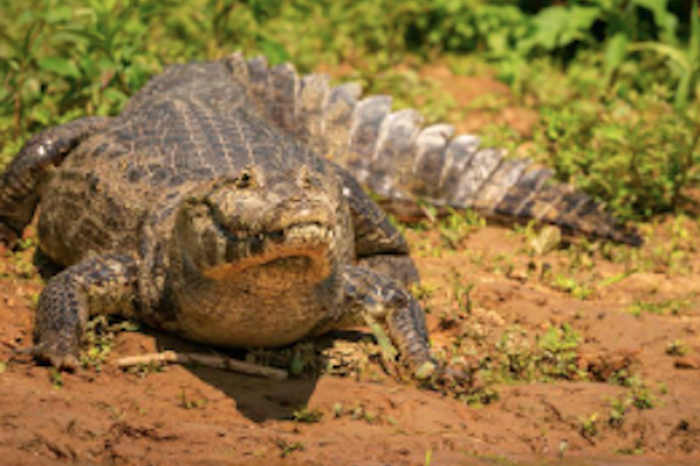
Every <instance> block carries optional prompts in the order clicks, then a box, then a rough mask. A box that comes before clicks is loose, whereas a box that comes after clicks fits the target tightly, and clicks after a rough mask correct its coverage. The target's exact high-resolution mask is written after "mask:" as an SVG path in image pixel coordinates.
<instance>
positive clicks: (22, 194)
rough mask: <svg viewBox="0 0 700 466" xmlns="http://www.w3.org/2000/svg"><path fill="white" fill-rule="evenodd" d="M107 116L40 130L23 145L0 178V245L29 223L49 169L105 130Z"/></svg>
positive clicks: (11, 240)
mask: <svg viewBox="0 0 700 466" xmlns="http://www.w3.org/2000/svg"><path fill="white" fill-rule="evenodd" d="M108 121H109V119H108V118H106V117H85V118H80V119H78V120H75V121H71V122H70V123H66V124H64V125H60V126H56V127H54V128H49V129H47V130H44V131H42V132H41V133H39V134H38V135H36V136H34V137H33V138H32V139H30V140H29V142H27V144H25V145H24V147H23V148H22V150H21V151H20V152H19V154H17V156H16V157H15V158H14V159H13V160H12V162H11V163H10V165H9V166H8V167H7V170H6V171H5V173H4V174H3V175H2V177H0V242H3V243H5V244H8V245H10V246H12V244H13V243H14V241H15V240H16V239H17V237H18V236H20V235H21V234H22V230H24V228H25V227H26V226H27V224H29V222H30V221H31V220H32V216H33V215H34V210H35V209H36V205H37V204H38V202H39V197H40V195H41V193H40V191H41V186H42V184H43V181H44V180H45V176H46V174H47V172H48V171H49V170H50V169H51V167H54V166H58V165H60V163H61V162H62V161H63V159H64V158H65V157H66V155H67V154H68V153H69V152H70V151H71V150H72V149H73V148H75V147H76V146H77V145H78V144H79V143H80V142H81V141H83V140H84V139H85V138H87V137H88V136H89V135H90V134H92V133H94V132H95V131H97V130H99V129H100V128H102V127H104V126H105V124H106V123H107V122H108Z"/></svg>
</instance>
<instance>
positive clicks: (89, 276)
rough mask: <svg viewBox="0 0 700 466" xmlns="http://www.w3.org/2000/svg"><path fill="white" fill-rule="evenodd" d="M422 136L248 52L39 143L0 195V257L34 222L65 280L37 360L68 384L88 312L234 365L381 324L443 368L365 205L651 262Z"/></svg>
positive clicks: (477, 150)
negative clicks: (556, 235)
mask: <svg viewBox="0 0 700 466" xmlns="http://www.w3.org/2000/svg"><path fill="white" fill-rule="evenodd" d="M422 123H423V117H422V116H421V115H420V114H419V113H418V112H416V111H415V110H399V111H396V112H392V110H391V98H390V97H388V96H371V97H367V98H361V90H360V88H359V86H357V85H355V84H345V85H341V86H338V87H331V86H330V85H329V80H328V78H327V77H326V76H323V75H315V74H311V75H306V76H303V77H299V76H298V74H297V73H296V71H295V70H294V68H293V67H292V66H291V65H289V64H283V65H279V66H276V67H273V68H271V67H269V66H268V64H267V62H266V61H265V59H264V58H262V57H257V58H253V59H250V60H246V59H244V57H243V56H242V55H241V54H240V53H236V54H233V55H231V56H230V57H227V58H226V59H223V60H221V61H217V62H209V63H191V64H185V65H175V66H172V67H169V68H168V69H166V71H165V72H163V73H162V74H161V75H159V76H157V77H155V78H153V79H152V80H151V81H150V82H149V83H148V84H147V85H146V86H145V87H144V88H143V89H142V90H141V91H140V92H138V93H137V94H136V95H134V96H133V97H132V99H131V100H130V101H129V102H128V104H127V105H126V106H125V108H124V110H123V111H122V113H121V114H120V115H119V116H116V117H112V118H103V117H87V118H83V119H79V120H75V121H73V122H70V123H67V124H65V125H61V126H57V127H54V128H50V129H48V130H45V131H44V132H42V133H39V134H38V135H37V136H35V137H34V138H32V139H31V140H30V141H29V142H28V143H27V144H26V145H25V146H24V148H23V149H22V150H21V151H20V153H19V154H18V156H17V157H15V159H14V160H13V161H12V162H11V164H10V165H9V166H8V168H7V170H6V172H5V173H4V174H3V176H2V178H1V179H0V239H2V240H4V241H5V242H8V243H10V242H12V241H13V240H14V239H16V238H17V237H18V236H20V235H21V232H22V230H23V229H24V228H25V227H26V226H27V224H28V223H29V222H30V221H31V219H32V217H33V215H34V212H35V210H36V208H37V206H39V205H40V206H41V209H40V211H41V212H40V216H39V223H38V229H39V239H40V248H41V250H42V251H43V252H44V253H45V254H46V255H47V256H48V257H50V258H51V259H52V260H53V261H55V262H56V263H58V264H60V265H62V266H64V267H65V270H63V271H62V272H61V273H59V274H58V275H56V276H55V277H53V278H52V279H51V280H50V281H49V282H48V284H47V286H46V288H45V289H44V291H43V292H42V294H41V296H40V300H39V305H38V309H37V315H36V324H35V335H34V336H35V346H34V347H33V348H32V353H33V354H34V355H35V356H36V357H38V358H39V359H43V360H47V361H49V362H50V363H51V364H53V365H54V366H57V367H74V366H75V365H77V363H78V354H79V349H80V344H81V337H82V334H83V332H84V329H85V327H86V323H87V320H88V318H89V316H90V315H95V314H120V315H123V316H126V317H129V318H134V319H137V320H139V321H142V322H145V323H147V324H148V325H151V326H153V327H156V328H159V329H162V330H165V331H168V332H172V333H175V334H178V335H180V336H182V337H184V338H187V339H190V340H193V341H198V342H202V343H206V344H211V345H216V346H221V347H274V346H280V345H286V344H289V343H292V342H295V341H298V340H300V339H302V338H305V337H309V336H314V335H318V334H322V333H324V332H327V331H329V330H333V329H338V328H343V327H347V326H352V325H357V324H358V323H359V324H361V323H362V322H364V320H365V318H366V316H367V315H370V316H371V317H372V318H374V319H375V320H376V321H377V322H380V323H381V324H382V325H383V326H384V327H385V328H386V330H387V333H388V335H389V336H390V337H391V339H392V341H393V342H394V344H395V345H396V346H397V347H398V349H399V351H400V353H401V355H402V359H403V361H404V362H405V363H406V364H407V365H408V366H409V367H410V368H412V369H413V370H418V369H420V368H425V365H426V364H431V365H432V364H435V363H434V361H433V360H432V359H431V356H430V351H429V338H428V332H427V330H426V327H425V321H424V316H423V312H422V310H421V309H420V306H419V305H418V304H417V302H416V301H415V299H414V298H413V297H412V296H411V294H410V293H409V292H408V291H407V288H408V287H409V286H410V285H411V284H413V283H415V282H416V281H417V280H418V275H417V272H416V269H415V266H414V264H413V262H412V260H411V259H410V257H409V250H408V246H407V244H406V242H405V240H404V238H403V237H402V236H401V234H400V233H399V232H398V231H397V230H396V228H395V227H394V226H392V224H391V223H390V222H389V221H388V219H387V217H386V214H385V212H384V210H383V209H382V208H380V206H379V205H378V204H377V203H376V202H375V201H373V200H372V199H370V197H369V196H368V195H367V194H366V193H365V191H364V189H363V187H365V188H368V189H369V190H371V191H373V192H374V193H375V194H376V195H377V196H378V197H379V198H380V199H381V204H382V206H383V207H385V208H388V209H390V210H392V211H394V212H397V213H399V214H401V213H411V212H413V213H415V211H416V205H418V202H417V201H419V200H420V201H422V202H428V203H431V204H433V205H435V206H436V207H438V208H447V207H451V208H467V207H471V208H474V209H476V210H477V211H479V212H482V213H484V214H485V215H488V216H491V217H503V218H514V219H516V220H526V221H527V220H536V221H539V222H543V223H551V224H555V225H558V226H560V227H562V228H563V229H565V230H569V231H573V232H581V233H582V234H585V235H589V236H592V237H597V238H602V239H606V240H613V241H620V242H625V243H630V244H639V242H640V239H639V236H638V235H637V233H636V232H634V231H631V230H628V229H626V228H624V227H623V226H621V225H618V224H617V223H616V222H615V220H614V219H613V218H611V217H610V216H609V215H607V214H606V213H605V212H604V211H603V210H602V208H601V207H600V205H599V204H598V203H596V202H595V201H594V200H592V199H591V198H590V197H588V196H586V195H584V194H581V193H578V192H576V191H574V190H573V189H571V188H570V187H569V186H567V185H564V184H561V183H556V182H552V179H551V178H552V172H551V171H550V170H548V169H546V168H542V167H537V166H535V165H534V164H532V163H531V162H530V161H529V160H525V159H517V160H516V159H511V158H508V157H506V154H505V153H504V151H502V150H498V149H490V148H482V147H481V146H480V140H479V138H478V137H476V136H473V135H456V134H455V130H454V128H453V127H452V126H450V125H445V124H439V125H433V126H428V127H426V128H422Z"/></svg>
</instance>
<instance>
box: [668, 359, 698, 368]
mask: <svg viewBox="0 0 700 466" xmlns="http://www.w3.org/2000/svg"><path fill="white" fill-rule="evenodd" d="M673 365H674V366H676V369H690V370H693V369H695V370H697V369H700V357H698V356H683V357H680V358H676V360H675V361H674V363H673Z"/></svg>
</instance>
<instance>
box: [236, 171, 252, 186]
mask: <svg viewBox="0 0 700 466" xmlns="http://www.w3.org/2000/svg"><path fill="white" fill-rule="evenodd" d="M252 185H253V176H252V175H251V174H250V173H248V172H243V173H241V175H240V176H239V177H238V178H237V179H236V187H237V188H242V189H244V188H250V187H251V186H252Z"/></svg>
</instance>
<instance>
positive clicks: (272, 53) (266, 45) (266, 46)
mask: <svg viewBox="0 0 700 466" xmlns="http://www.w3.org/2000/svg"><path fill="white" fill-rule="evenodd" d="M257 42H258V46H259V47H260V49H261V50H262V52H263V54H265V56H266V57H267V59H268V60H270V64H271V65H277V64H279V63H283V62H286V61H288V60H289V53H288V52H287V49H286V48H285V47H284V45H282V44H280V43H279V42H277V41H274V40H272V39H270V38H267V37H258V40H257Z"/></svg>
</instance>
